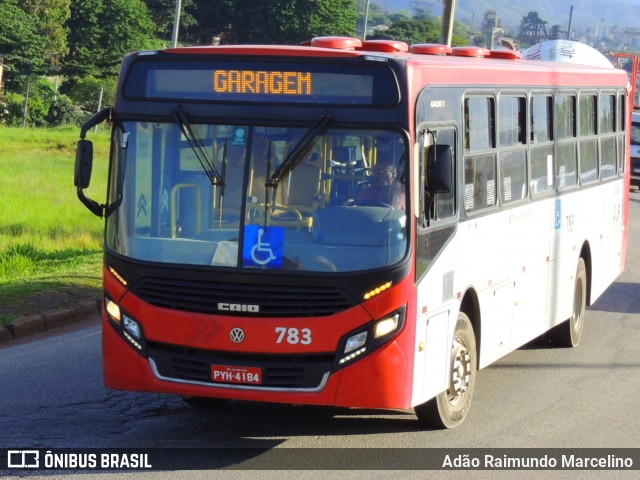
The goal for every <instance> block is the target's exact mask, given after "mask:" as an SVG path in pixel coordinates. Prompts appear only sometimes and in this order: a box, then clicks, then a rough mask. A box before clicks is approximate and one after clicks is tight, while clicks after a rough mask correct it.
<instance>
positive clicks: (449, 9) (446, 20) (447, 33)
mask: <svg viewBox="0 0 640 480" xmlns="http://www.w3.org/2000/svg"><path fill="white" fill-rule="evenodd" d="M456 2H457V0H443V3H444V11H443V13H442V29H441V30H442V31H441V33H440V43H441V44H443V45H448V46H451V37H453V19H454V17H455V13H456Z"/></svg>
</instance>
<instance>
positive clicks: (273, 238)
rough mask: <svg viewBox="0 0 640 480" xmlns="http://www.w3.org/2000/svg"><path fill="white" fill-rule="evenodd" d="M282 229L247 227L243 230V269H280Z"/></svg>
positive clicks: (282, 240) (282, 244)
mask: <svg viewBox="0 0 640 480" xmlns="http://www.w3.org/2000/svg"><path fill="white" fill-rule="evenodd" d="M283 246H284V227H262V226H259V225H247V226H246V227H245V229H244V247H243V249H242V259H243V263H244V266H245V267H264V266H269V267H281V266H282V259H283Z"/></svg>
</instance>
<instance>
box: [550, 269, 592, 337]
mask: <svg viewBox="0 0 640 480" xmlns="http://www.w3.org/2000/svg"><path fill="white" fill-rule="evenodd" d="M586 308H587V268H586V266H585V264H584V260H583V259H582V258H580V259H579V260H578V268H577V269H576V280H575V286H574V289H573V311H572V313H571V317H570V318H569V319H568V320H565V321H564V322H563V323H561V324H560V325H558V326H557V327H556V328H555V329H554V330H552V332H553V337H552V339H553V340H554V341H555V342H556V343H557V344H559V345H561V346H563V347H577V346H578V345H579V344H580V340H582V334H583V333H584V320H585V310H586Z"/></svg>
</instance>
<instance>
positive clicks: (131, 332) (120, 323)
mask: <svg viewBox="0 0 640 480" xmlns="http://www.w3.org/2000/svg"><path fill="white" fill-rule="evenodd" d="M104 309H105V311H106V312H107V317H108V318H109V320H110V321H111V325H113V328H114V329H115V330H116V331H117V332H118V333H119V334H120V336H121V337H122V338H123V339H124V340H125V341H126V342H127V343H128V344H129V345H131V346H132V347H133V348H134V349H135V350H136V351H137V352H138V353H140V354H141V355H142V356H143V357H146V345H145V339H144V333H143V331H142V325H140V323H138V322H137V321H136V320H134V319H133V318H132V317H131V315H129V314H127V313H126V312H123V311H122V309H121V308H120V305H118V304H117V303H116V302H114V301H113V300H111V299H110V298H109V297H105V298H104Z"/></svg>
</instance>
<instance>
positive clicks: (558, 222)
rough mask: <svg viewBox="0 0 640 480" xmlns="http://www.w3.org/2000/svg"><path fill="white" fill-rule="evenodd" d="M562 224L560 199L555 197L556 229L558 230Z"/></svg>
mask: <svg viewBox="0 0 640 480" xmlns="http://www.w3.org/2000/svg"><path fill="white" fill-rule="evenodd" d="M561 226H562V204H561V203H560V199H559V198H556V230H559V229H560V227H561Z"/></svg>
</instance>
